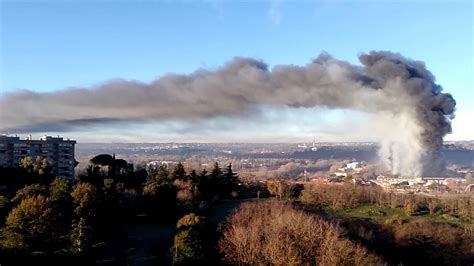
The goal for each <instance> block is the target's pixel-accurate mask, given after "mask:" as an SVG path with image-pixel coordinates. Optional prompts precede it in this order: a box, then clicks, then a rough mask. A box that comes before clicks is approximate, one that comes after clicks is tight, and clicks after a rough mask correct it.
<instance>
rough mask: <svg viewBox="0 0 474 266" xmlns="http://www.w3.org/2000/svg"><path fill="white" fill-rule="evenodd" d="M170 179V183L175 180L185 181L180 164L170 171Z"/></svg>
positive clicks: (184, 172)
mask: <svg viewBox="0 0 474 266" xmlns="http://www.w3.org/2000/svg"><path fill="white" fill-rule="evenodd" d="M170 179H171V182H173V181H174V180H176V179H181V180H185V179H186V171H185V170H184V166H183V164H182V163H181V162H179V163H178V164H176V165H175V166H174V168H173V171H171V174H170Z"/></svg>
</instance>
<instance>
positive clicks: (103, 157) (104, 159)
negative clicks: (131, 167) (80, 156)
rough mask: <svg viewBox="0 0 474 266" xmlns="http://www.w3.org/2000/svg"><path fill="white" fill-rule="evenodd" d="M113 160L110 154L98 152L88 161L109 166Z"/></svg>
mask: <svg viewBox="0 0 474 266" xmlns="http://www.w3.org/2000/svg"><path fill="white" fill-rule="evenodd" d="M113 160H114V158H113V157H112V155H110V154H99V155H97V156H95V157H93V158H92V159H90V162H91V163H92V164H95V165H100V166H109V165H111V164H112V162H113Z"/></svg>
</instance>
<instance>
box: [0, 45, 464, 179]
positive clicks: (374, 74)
mask: <svg viewBox="0 0 474 266" xmlns="http://www.w3.org/2000/svg"><path fill="white" fill-rule="evenodd" d="M359 60H360V62H361V63H362V66H357V65H352V64H350V63H347V62H344V61H340V60H337V59H335V58H333V57H331V56H330V55H328V54H325V53H323V54H321V55H319V56H318V57H317V58H316V59H314V60H313V61H311V62H310V63H309V64H307V65H305V66H294V65H277V66H275V67H273V69H269V67H268V66H267V65H266V64H265V63H264V62H262V61H260V60H256V59H252V58H242V57H236V58H234V59H233V60H231V61H230V62H228V63H226V64H225V65H224V66H222V67H220V68H218V69H216V70H206V69H199V70H197V71H195V72H194V73H192V74H190V75H167V76H164V77H162V78H160V79H158V80H155V81H152V82H150V83H140V82H133V81H125V80H117V81H111V82H107V83H105V84H103V85H100V86H98V87H95V88H75V89H67V90H62V91H58V92H50V93H35V92H32V91H20V92H15V93H8V94H5V95H3V97H2V98H1V99H0V101H1V105H2V106H4V107H6V108H7V109H8V110H11V111H10V112H4V113H2V115H1V116H0V117H1V120H2V130H3V131H7V132H8V131H10V132H41V131H54V132H63V131H66V132H67V131H75V130H80V129H81V127H82V126H84V125H103V124H105V125H107V124H114V123H118V122H121V123H123V122H137V121H158V122H159V121H183V122H187V121H201V120H204V121H205V120H207V119H212V118H216V117H220V118H226V117H229V118H232V117H240V118H243V117H245V118H246V119H250V120H251V119H252V117H258V116H259V112H260V111H261V107H264V106H270V107H272V106H287V107H293V108H311V107H315V106H323V107H327V108H339V109H352V110H358V111H362V112H366V113H369V114H371V115H372V123H373V125H374V126H375V128H378V130H375V131H374V133H373V134H374V135H375V136H376V139H378V140H379V141H380V144H381V148H380V157H381V159H382V160H383V161H384V162H385V163H386V165H387V166H388V167H389V168H390V169H392V171H393V173H394V174H402V175H410V176H413V175H415V176H419V175H421V174H422V173H424V174H436V173H439V172H440V171H442V169H443V166H442V158H441V154H440V148H441V144H442V141H443V137H444V136H445V135H446V134H448V133H450V132H451V125H450V120H451V119H452V118H453V117H454V109H455V104H456V103H455V101H454V99H453V97H452V96H451V95H450V94H446V93H443V92H442V88H441V86H439V85H438V84H436V83H435V78H434V76H433V75H432V74H431V73H430V72H429V71H428V70H427V69H426V68H425V65H424V63H423V62H420V61H413V60H410V59H407V58H405V57H403V56H401V55H399V54H396V53H392V52H385V51H373V52H370V53H367V54H361V55H360V56H359ZM38 110H41V112H38ZM427 169H430V170H429V171H430V173H427V171H428V170H427Z"/></svg>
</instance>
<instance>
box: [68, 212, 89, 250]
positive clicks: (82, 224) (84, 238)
mask: <svg viewBox="0 0 474 266" xmlns="http://www.w3.org/2000/svg"><path fill="white" fill-rule="evenodd" d="M92 239H93V236H92V227H91V226H89V225H87V220H86V219H84V218H82V217H81V218H79V220H78V221H77V222H75V223H74V224H73V226H72V231H71V234H70V240H71V251H72V252H73V253H75V254H82V253H85V252H87V251H88V250H89V249H90V247H91V245H92Z"/></svg>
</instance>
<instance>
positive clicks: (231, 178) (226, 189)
mask: <svg viewBox="0 0 474 266" xmlns="http://www.w3.org/2000/svg"><path fill="white" fill-rule="evenodd" d="M220 180H221V181H220V183H221V187H222V193H225V196H229V195H230V193H231V192H233V191H235V190H237V187H238V183H239V177H238V175H237V174H236V173H234V172H233V171H232V164H231V163H229V164H228V165H227V167H226V170H225V172H224V173H223V174H222V175H221V178H220Z"/></svg>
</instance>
